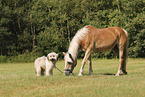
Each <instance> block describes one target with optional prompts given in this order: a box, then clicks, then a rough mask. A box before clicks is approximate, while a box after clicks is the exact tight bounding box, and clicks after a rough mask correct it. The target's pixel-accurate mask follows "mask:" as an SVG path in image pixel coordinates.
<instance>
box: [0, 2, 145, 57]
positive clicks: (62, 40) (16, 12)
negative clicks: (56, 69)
mask: <svg viewBox="0 0 145 97" xmlns="http://www.w3.org/2000/svg"><path fill="white" fill-rule="evenodd" d="M0 9H1V12H0V15H1V17H0V47H1V48H0V49H1V56H2V55H5V56H17V55H19V54H20V55H21V54H23V53H25V52H26V51H29V52H30V53H37V54H39V55H46V54H48V53H49V52H51V51H55V52H59V53H61V52H66V51H67V49H68V45H69V43H70V41H71V39H72V38H73V36H74V35H75V33H76V32H77V31H78V30H79V29H80V28H82V27H83V26H85V25H93V26H95V27H97V28H106V27H111V26H119V27H121V28H123V29H126V30H127V31H128V38H129V39H128V40H129V50H128V53H129V57H145V56H144V55H145V48H144V44H145V42H144V31H145V30H144V29H145V26H144V25H145V20H144V17H145V2H144V0H127V1H126V0H94V1H92V0H16V1H11V0H1V1H0ZM94 55H95V56H96V57H107V58H109V57H112V55H113V53H112V52H111V51H110V52H106V53H97V54H94ZM61 56H62V55H61ZM95 56H94V57H95ZM113 56H114V55H113Z"/></svg>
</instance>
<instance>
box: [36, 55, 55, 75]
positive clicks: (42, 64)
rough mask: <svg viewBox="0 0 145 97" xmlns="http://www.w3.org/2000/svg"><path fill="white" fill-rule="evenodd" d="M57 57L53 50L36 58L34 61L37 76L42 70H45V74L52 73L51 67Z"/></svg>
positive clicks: (41, 73) (42, 72)
mask: <svg viewBox="0 0 145 97" xmlns="http://www.w3.org/2000/svg"><path fill="white" fill-rule="evenodd" d="M57 58H58V54H56V53H55V52H51V53H49V54H48V55H47V57H45V56H42V57H40V58H37V59H36V60H35V62H34V67H35V70H36V74H37V76H40V75H44V71H46V76H50V75H53V68H54V65H55V64H56V62H57Z"/></svg>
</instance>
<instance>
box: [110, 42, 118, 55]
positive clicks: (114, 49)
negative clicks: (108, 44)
mask: <svg viewBox="0 0 145 97" xmlns="http://www.w3.org/2000/svg"><path fill="white" fill-rule="evenodd" d="M112 50H113V52H114V53H115V54H116V56H117V57H118V56H119V48H118V45H117V44H116V45H115V47H114V48H113V49H112Z"/></svg>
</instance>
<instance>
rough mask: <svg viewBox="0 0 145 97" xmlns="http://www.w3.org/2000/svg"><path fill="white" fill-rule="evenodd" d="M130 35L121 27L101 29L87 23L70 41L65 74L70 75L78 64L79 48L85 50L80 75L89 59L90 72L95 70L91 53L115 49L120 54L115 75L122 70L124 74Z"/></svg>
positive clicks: (65, 58) (65, 55) (65, 56)
mask: <svg viewBox="0 0 145 97" xmlns="http://www.w3.org/2000/svg"><path fill="white" fill-rule="evenodd" d="M127 46H128V35H127V31H126V30H124V29H122V28H120V27H109V28H103V29H99V28H96V27H93V26H91V25H86V26H84V27H83V28H81V29H80V30H78V31H77V33H76V34H75V36H74V37H73V39H72V40H71V42H70V45H69V49H68V52H67V53H64V60H65V67H64V74H65V75H66V76H69V75H70V74H71V73H72V74H73V70H74V68H75V66H76V65H77V55H78V51H79V50H83V51H85V56H84V58H83V60H82V63H81V69H80V71H79V74H78V76H83V68H84V66H85V63H86V61H87V60H88V65H89V74H91V73H92V72H93V70H92V61H91V54H92V52H106V51H109V50H113V51H114V52H115V54H117V56H119V68H118V72H117V73H116V75H115V76H119V74H120V73H121V70H122V72H123V74H124V75H126V74H127V71H126V60H127Z"/></svg>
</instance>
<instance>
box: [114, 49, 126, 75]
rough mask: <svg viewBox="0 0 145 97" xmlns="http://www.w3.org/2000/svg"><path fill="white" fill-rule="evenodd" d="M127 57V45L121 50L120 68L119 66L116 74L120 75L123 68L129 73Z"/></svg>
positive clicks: (123, 70)
mask: <svg viewBox="0 0 145 97" xmlns="http://www.w3.org/2000/svg"><path fill="white" fill-rule="evenodd" d="M126 58H127V49H126V48H125V47H122V48H120V50H119V68H118V72H117V74H116V75H115V76H119V74H120V72H121V70H122V72H123V73H124V74H127V72H126Z"/></svg>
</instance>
